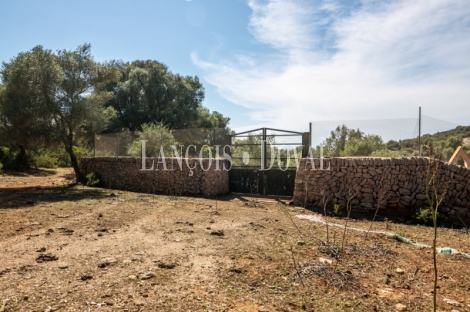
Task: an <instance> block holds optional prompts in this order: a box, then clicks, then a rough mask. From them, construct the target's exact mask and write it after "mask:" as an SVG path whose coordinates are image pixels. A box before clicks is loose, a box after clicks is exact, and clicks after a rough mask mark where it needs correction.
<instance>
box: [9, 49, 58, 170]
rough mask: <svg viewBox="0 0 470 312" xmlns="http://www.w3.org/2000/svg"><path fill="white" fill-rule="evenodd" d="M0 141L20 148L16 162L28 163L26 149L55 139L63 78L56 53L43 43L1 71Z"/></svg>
mask: <svg viewBox="0 0 470 312" xmlns="http://www.w3.org/2000/svg"><path fill="white" fill-rule="evenodd" d="M0 75H1V78H2V82H3V86H2V87H1V88H0V122H1V124H2V127H1V131H0V141H1V142H3V143H4V144H8V145H10V146H16V147H17V148H18V149H19V153H18V155H17V160H16V161H15V163H16V164H17V165H18V166H19V167H25V166H27V164H26V159H25V156H26V150H27V149H33V150H34V149H38V148H40V147H43V146H45V145H48V144H51V142H52V141H53V131H52V124H51V118H52V116H53V115H52V114H53V112H52V110H51V106H50V102H51V101H53V99H54V97H55V94H56V91H57V90H58V87H59V84H60V80H61V69H60V66H59V64H58V63H57V61H56V58H55V55H54V54H53V53H52V52H51V51H50V50H45V49H44V48H43V47H42V46H36V47H35V48H33V49H32V50H31V51H28V52H25V53H20V54H19V55H18V56H17V57H15V58H13V59H12V60H11V61H10V62H9V63H5V62H4V63H3V64H2V69H1V71H0Z"/></svg>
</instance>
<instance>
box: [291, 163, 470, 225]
mask: <svg viewBox="0 0 470 312" xmlns="http://www.w3.org/2000/svg"><path fill="white" fill-rule="evenodd" d="M319 162H320V159H314V162H313V163H314V167H315V168H314V170H311V169H312V161H311V160H309V159H306V158H303V159H302V160H301V161H300V165H299V168H298V170H297V173H296V179H295V190H294V203H295V204H297V205H312V206H317V207H323V205H324V203H325V202H327V206H328V207H331V206H333V205H334V204H339V205H340V206H342V207H346V205H347V202H348V199H349V200H350V201H349V204H350V205H351V207H352V208H353V209H356V210H365V211H367V210H372V211H375V210H376V208H377V206H378V205H379V208H380V209H381V210H382V211H381V212H383V210H387V211H386V212H387V214H389V213H391V214H392V215H393V214H394V215H400V216H404V215H409V214H410V212H411V211H412V209H413V208H415V207H424V206H429V204H428V201H427V197H426V194H425V183H426V176H429V175H427V174H426V172H427V168H428V164H429V159H428V158H415V157H412V158H341V157H338V158H325V159H323V162H324V164H323V167H324V168H328V167H329V170H315V169H319V168H320V163H319ZM437 168H438V169H437V171H436V178H437V180H436V181H437V184H436V185H437V186H438V188H437V190H438V193H441V194H442V193H445V197H444V201H443V205H442V206H441V212H442V213H443V214H444V215H446V216H447V217H448V218H449V219H450V220H451V221H452V222H455V223H460V224H461V220H460V218H462V219H463V220H464V222H465V223H466V224H467V225H470V170H469V169H467V168H465V167H463V166H458V165H454V164H449V163H445V162H441V161H440V162H438V163H437ZM459 217H460V218H459Z"/></svg>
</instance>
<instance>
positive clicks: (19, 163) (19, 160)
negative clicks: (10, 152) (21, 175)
mask: <svg viewBox="0 0 470 312" xmlns="http://www.w3.org/2000/svg"><path fill="white" fill-rule="evenodd" d="M18 148H19V149H20V152H19V153H18V154H17V155H16V157H15V165H14V166H15V167H16V168H15V169H19V170H23V169H29V164H28V160H27V159H26V149H25V147H24V146H23V145H18Z"/></svg>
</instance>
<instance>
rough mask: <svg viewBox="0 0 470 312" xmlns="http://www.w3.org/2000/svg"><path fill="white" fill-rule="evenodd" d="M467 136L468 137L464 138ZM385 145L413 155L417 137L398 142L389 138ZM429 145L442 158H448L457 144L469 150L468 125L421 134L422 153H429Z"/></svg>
mask: <svg viewBox="0 0 470 312" xmlns="http://www.w3.org/2000/svg"><path fill="white" fill-rule="evenodd" d="M467 138H469V139H468V140H464V139H467ZM386 146H387V149H389V150H392V151H403V152H406V153H407V154H410V155H414V154H417V152H418V138H413V139H406V140H401V141H398V142H397V141H393V140H391V141H389V142H387V143H386ZM430 146H432V147H433V149H434V153H435V154H440V155H442V158H443V160H448V159H449V158H450V157H451V156H452V154H453V153H454V151H455V149H456V148H457V147H458V146H463V147H464V149H465V150H466V151H467V152H468V151H470V126H458V127H456V128H454V129H451V130H447V131H441V132H437V133H434V134H424V135H422V136H421V147H422V149H421V152H422V155H424V156H426V155H427V154H428V153H429V150H430Z"/></svg>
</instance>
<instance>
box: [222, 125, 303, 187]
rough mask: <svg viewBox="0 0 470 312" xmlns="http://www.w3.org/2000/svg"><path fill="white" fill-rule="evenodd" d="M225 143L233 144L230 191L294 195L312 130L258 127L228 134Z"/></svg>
mask: <svg viewBox="0 0 470 312" xmlns="http://www.w3.org/2000/svg"><path fill="white" fill-rule="evenodd" d="M268 132H270V133H268ZM226 144H228V145H230V146H231V158H232V167H231V169H230V171H229V185H230V191H231V192H235V193H251V194H260V195H286V196H292V195H293V193H294V181H295V173H296V169H297V161H299V160H300V158H301V157H306V153H307V151H308V149H307V148H308V147H309V144H310V133H309V132H296V131H287V130H279V129H271V128H259V129H254V130H250V131H245V132H241V133H237V134H233V135H229V136H227V137H226Z"/></svg>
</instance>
